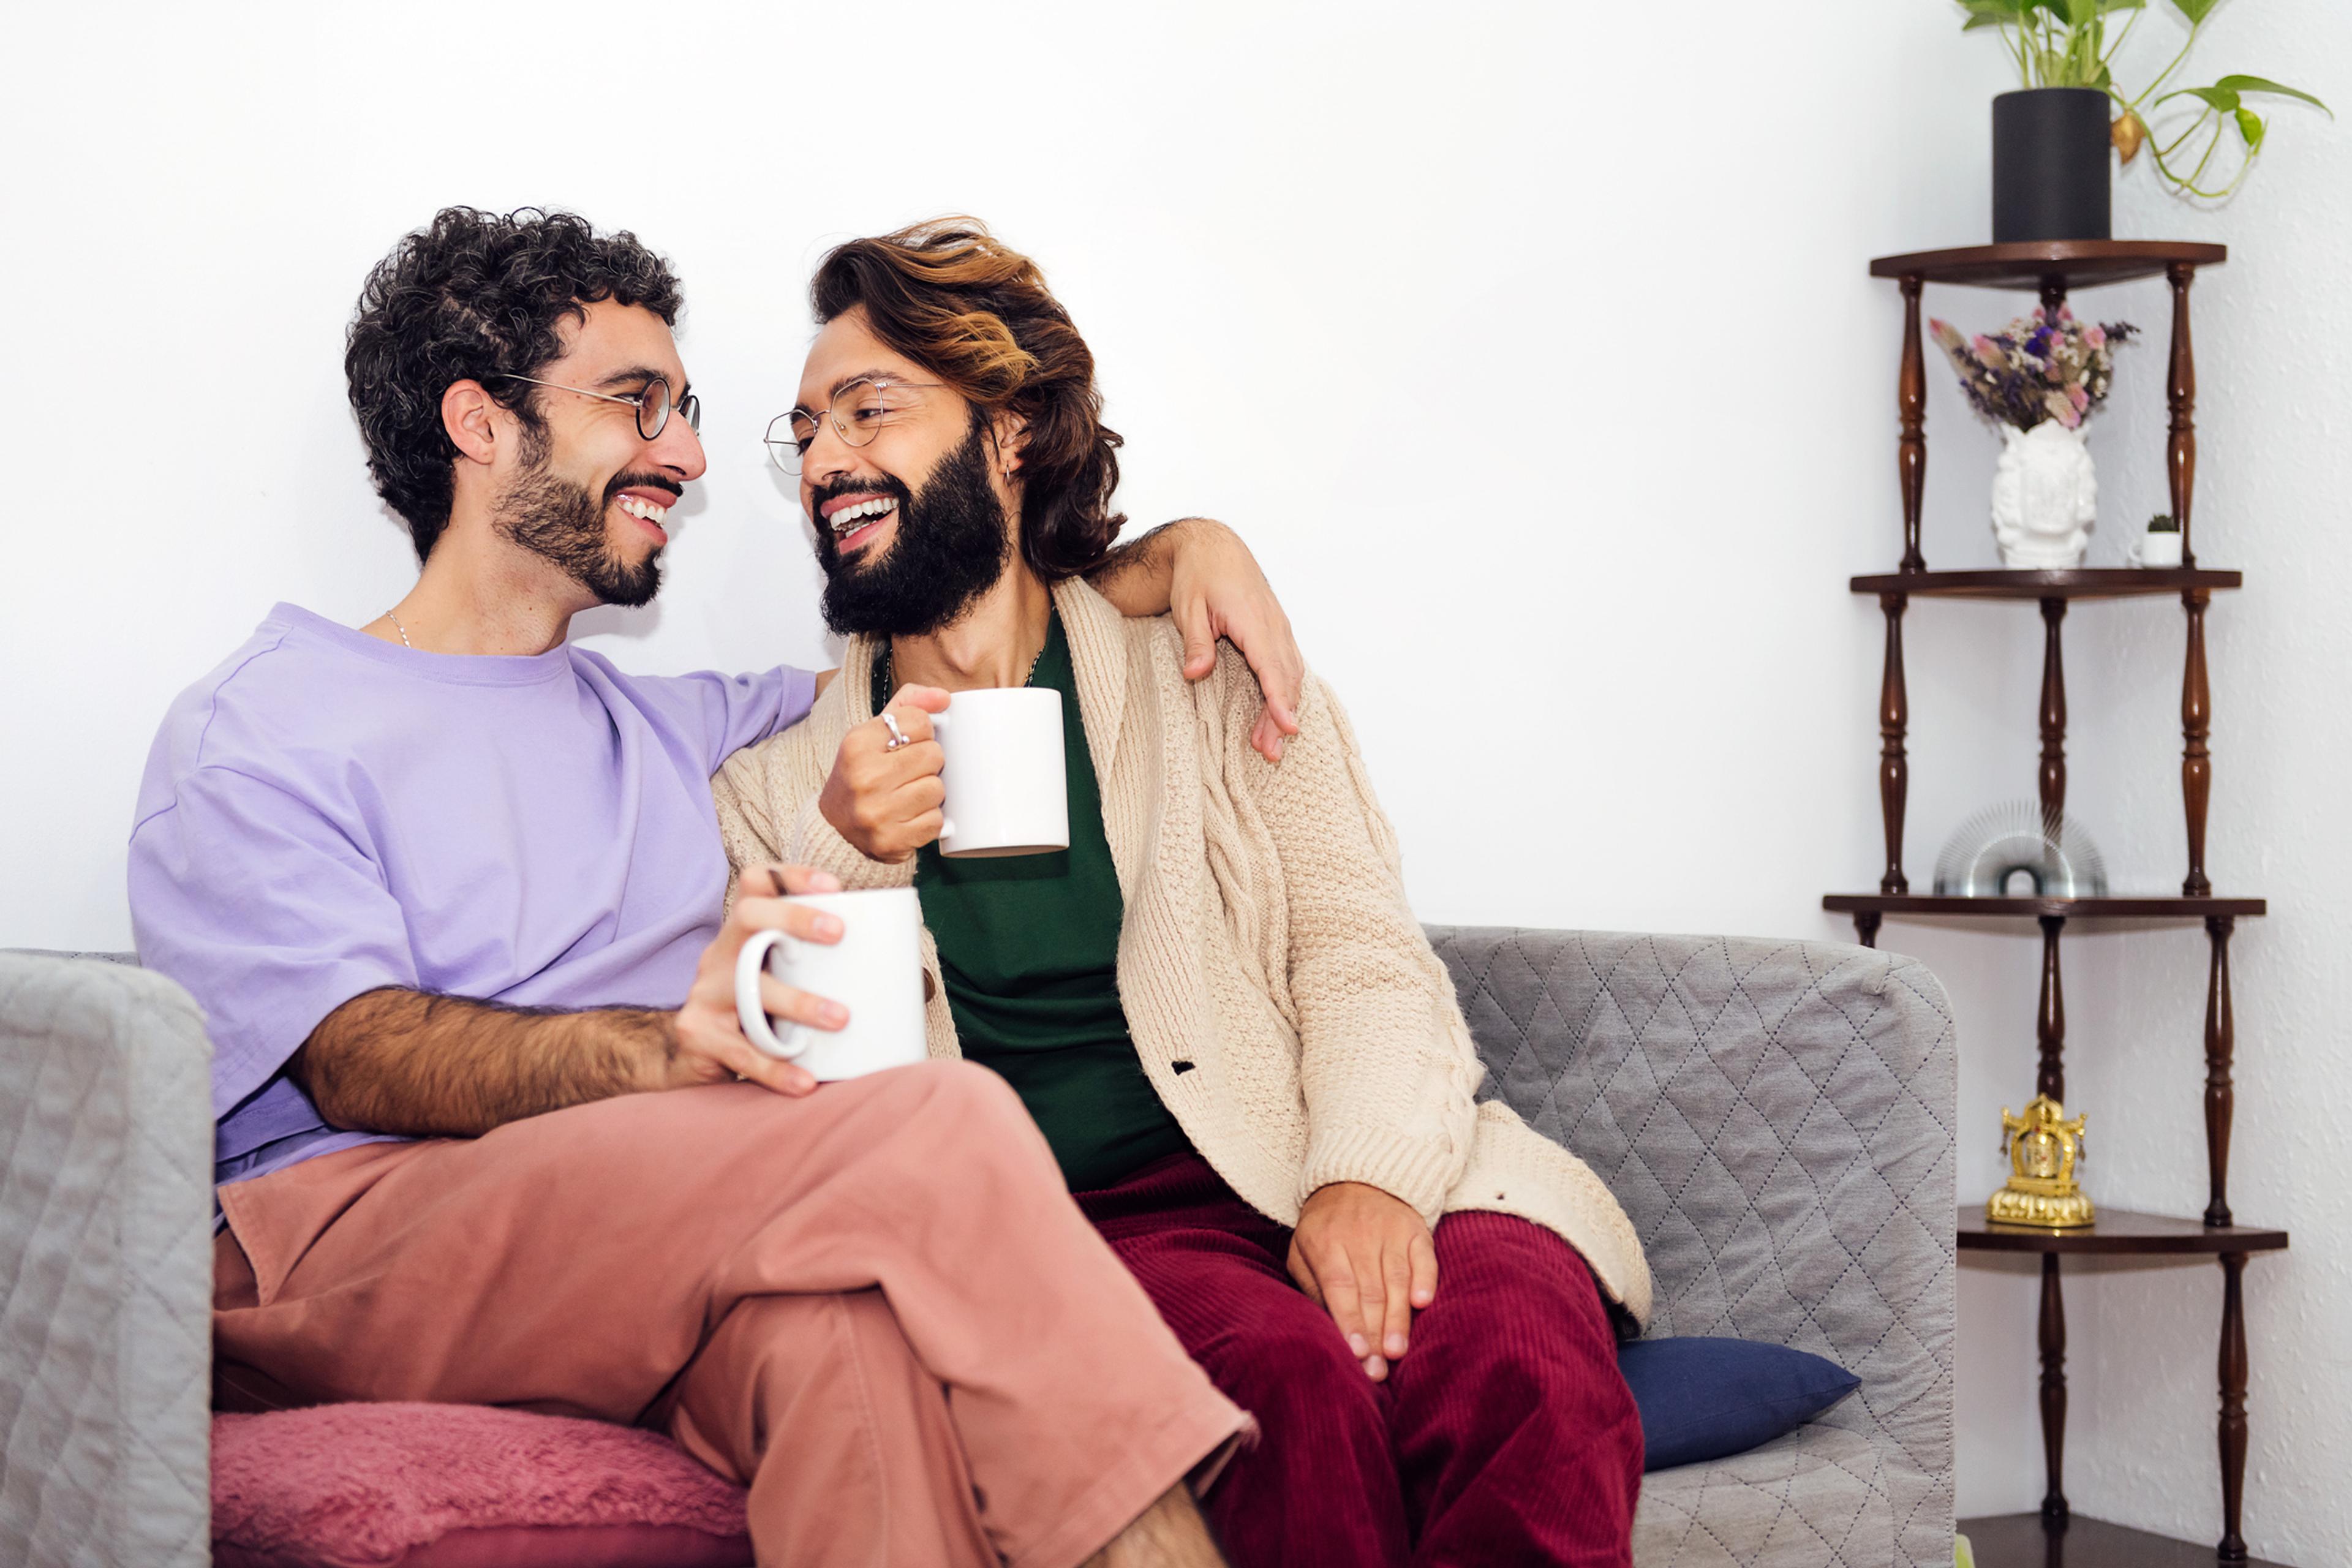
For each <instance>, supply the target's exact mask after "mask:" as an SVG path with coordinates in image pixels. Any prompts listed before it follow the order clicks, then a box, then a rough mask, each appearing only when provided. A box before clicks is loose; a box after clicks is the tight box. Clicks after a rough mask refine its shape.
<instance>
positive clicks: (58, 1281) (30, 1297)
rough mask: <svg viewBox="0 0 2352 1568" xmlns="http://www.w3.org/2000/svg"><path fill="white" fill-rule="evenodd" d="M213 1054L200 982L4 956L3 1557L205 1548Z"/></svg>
mask: <svg viewBox="0 0 2352 1568" xmlns="http://www.w3.org/2000/svg"><path fill="white" fill-rule="evenodd" d="M211 1068H212V1049H211V1047H210V1046H209V1045H208V1044H207V1043H206V1041H205V1032H204V1026H203V1020H202V1019H201V1018H200V1017H199V1016H198V1015H197V1012H196V1006H195V1004H194V1002H192V1001H190V1000H189V999H188V995H187V994H186V993H185V992H184V991H182V990H181V989H180V988H179V987H178V986H176V985H174V984H172V983H171V982H169V981H167V980H164V979H163V978H162V977H161V976H158V975H153V974H148V973H143V972H142V971H140V970H137V969H133V968H129V967H125V966H122V965H120V964H113V963H100V962H98V961H96V960H92V959H74V960H61V959H57V958H36V957H28V956H24V955H19V954H14V953H6V952H0V1148H5V1153H6V1166H5V1175H0V1279H5V1282H6V1283H5V1289H6V1296H5V1300H0V1563H7V1564H10V1565H11V1568H17V1565H20V1564H21V1565H23V1568H124V1565H129V1564H137V1565H138V1568H204V1564H205V1563H207V1562H209V1561H210V1535H211V1531H210V1528H209V1510H210V1501H211V1491H210V1485H209V1480H208V1477H207V1474H206V1470H207V1466H208V1463H209V1447H208V1445H209V1440H210V1432H211V1426H210V1422H211V1416H210V1414H209V1411H208V1408H207V1407H208V1405H209V1403H210V1398H211V1393H212V1388H211V1376H210V1367H211V1336H212V1317H211V1312H212V1142H213V1127H212V1089H211V1083H210V1074H211Z"/></svg>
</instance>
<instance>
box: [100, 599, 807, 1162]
mask: <svg viewBox="0 0 2352 1568" xmlns="http://www.w3.org/2000/svg"><path fill="white" fill-rule="evenodd" d="M815 693H816V680H815V677H814V676H813V675H811V674H810V673H809V672H808V671H806V670H800V669H789V668H786V669H773V670H769V671H767V672H766V673H765V674H761V675H749V676H737V677H731V678H730V677H727V676H721V675H709V674H704V675H687V676H677V677H646V676H631V675H624V674H622V673H621V672H620V671H619V670H617V669H614V668H613V666H612V665H611V663H610V662H608V661H607V660H605V659H604V658H602V657H600V656H599V655H597V654H593V653H591V652H589V651H587V650H586V649H584V648H578V647H569V646H566V647H558V648H555V649H553V650H551V651H550V652H548V653H543V654H539V655H535V656H533V657H530V658H504V657H496V656H488V655H481V656H467V655H450V654H433V653H416V652H412V651H410V650H409V649H407V648H404V647H398V646H396V645H394V644H389V643H385V642H382V641H379V640H378V639H376V638H374V637H368V636H366V635H365V634H363V633H361V632H356V631H353V630H352V629H350V628H349V627H346V626H338V625H336V624H335V623H333V622H331V621H328V620H325V619H322V618H321V617H320V616H314V615H312V614H311V613H310V612H309V611H308V610H302V609H298V608H296V607H295V606H293V605H278V607H277V608H276V609H274V610H272V611H271V612H270V613H269V616H268V619H267V620H265V621H263V622H262V623H261V626H260V628H259V629H258V630H257V631H256V632H255V633H254V635H253V637H252V638H251V640H249V641H248V642H247V643H246V645H245V646H244V647H241V648H239V649H237V651H236V653H235V654H233V655H231V656H230V658H228V660H227V661H226V663H224V664H223V665H221V667H220V668H217V669H215V670H214V671H213V672H212V674H210V675H208V676H206V677H205V679H202V680H200V681H198V682H197V683H196V684H195V685H194V686H192V687H190V688H189V689H187V690H186V691H184V692H183V693H181V694H180V697H179V699H178V700H176V701H174V702H173V704H172V709H171V711H170V712H169V713H168V714H167V715H166V716H165V717H164V720H163V728H162V729H161V730H160V731H158V732H157V734H156V736H155V745H154V749H153V750H152V752H150V753H149V755H148V759H147V774H146V778H145V780H144V781H143V783H142V785H141V787H140V792H139V808H138V813H137V816H136V822H135V826H133V827H132V828H131V927H132V930H133V931H134V933H135V935H136V937H137V940H138V943H139V955H140V958H141V960H142V962H143V963H145V964H146V965H147V966H148V967H150V968H152V969H156V970H160V971H161V972H163V973H165V974H168V975H170V976H171V977H172V978H173V979H174V980H176V981H178V982H179V983H180V984H183V985H184V986H186V987H187V988H188V990H189V991H190V992H192V993H194V995H195V998H196V1000H197V1002H199V1003H200V1004H202V1005H203V1007H204V1010H205V1019H206V1023H207V1026H208V1030H209V1033H210V1034H211V1036H212V1040H213V1050H214V1056H213V1116H214V1120H215V1140H214V1159H215V1164H214V1172H213V1174H214V1179H215V1181H216V1182H230V1181H239V1180H243V1179H246V1178H247V1177H252V1176H258V1175H262V1174H264V1173H268V1172H270V1171H274V1170H278V1169H281V1168H283V1167H284V1166H286V1165H289V1164H291V1163H294V1162H295V1161H297V1160H300V1159H307V1158H309V1157H310V1156H312V1155H316V1154H322V1153H326V1152H329V1151H331V1150H334V1149H342V1148H348V1147H351V1146H352V1145H353V1144H356V1143H362V1142H369V1141H371V1138H372V1135H371V1134H368V1133H362V1132H337V1131H334V1130H333V1129H331V1128H330V1127H329V1126H328V1125H327V1124H326V1122H325V1121H322V1120H321V1119H320V1115H319V1112H318V1110H317V1109H316V1108H315V1107H313V1106H312V1105H311V1103H310V1100H309V1098H308V1097H307V1096H305V1095H304V1094H303V1092H302V1091H301V1089H299V1088H297V1087H296V1086H295V1084H294V1082H293V1081H292V1080H291V1079H289V1078H288V1077H286V1075H285V1070H284V1069H285V1066H286V1062H287V1058H289V1057H291V1056H292V1055H293V1054H294V1052H295V1050H296V1048H297V1047H299V1046H300V1045H301V1044H302V1042H303V1041H304V1040H305V1039H307V1038H308V1037H310V1031H311V1029H312V1028H314V1027H315V1026H317V1025H318V1023H319V1021H320V1019H322V1018H324V1017H325V1016H327V1015H328V1014H330V1013H331V1012H333V1011H334V1010H335V1009H336V1008H337V1007H338V1006H340V1005H342V1004H343V1003H345V1002H347V1001H349V1000H350V999H351V998H352V997H353V996H356V995H358V994H361V993H362V992H363V991H372V990H374V989H376V988H378V987H380V986H386V985H394V986H401V987H404V988H407V989H411V990H418V991H432V992H440V993H445V994H449V995H453V996H470V997H475V998H478V999H483V1000H488V1001H495V1002H506V1003H512V1004H516V1005H530V1006H543V1007H562V1008H579V1007H599V1006H614V1005H646V1006H656V1007H676V1006H677V1005H680V1004H681V1003H683V1002H684V1001H685V1000H686V993H687V989H688V985H689V984H691V983H692V980H693V976H694V967H695V962H696V960H697V959H698V957H699V956H700V954H701V952H702V950H703V948H704V947H705V946H707V945H708V944H709V941H710V939H711V937H712V936H713V935H714V934H716V932H717V931H718V926H719V910H720V907H721V905H722V904H723V902H724V900H725V893H726V884H727V856H726V852H725V850H724V849H723V848H722V847H720V845H719V820H718V816H717V813H716V811H715V809H714V808H713V807H712V805H711V802H710V775H711V774H712V773H714V772H716V771H717V770H718V767H719V763H720V762H721V761H723V760H724V759H725V758H726V756H727V755H728V753H729V752H733V751H735V750H736V749H737V748H738V747H740V746H745V745H748V744H750V743H751V742H754V741H759V740H762V739H764V738H766V737H767V736H769V735H771V734H773V733H774V732H775V731H778V730H780V729H782V728H783V727H784V726H786V725H788V724H793V723H797V722H798V721H800V720H801V719H802V718H803V717H805V716H806V714H807V713H808V710H809V708H810V705H811V704H812V703H813V702H814V700H815Z"/></svg>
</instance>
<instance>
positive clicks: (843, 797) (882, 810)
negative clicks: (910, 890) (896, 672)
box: [816, 686, 948, 864]
mask: <svg viewBox="0 0 2352 1568" xmlns="http://www.w3.org/2000/svg"><path fill="white" fill-rule="evenodd" d="M947 706H948V694H947V693H946V692H944V691H942V690H940V689H939V688H938V687H936V686H903V687H900V688H899V689H898V695H897V696H896V697H893V698H892V699H891V700H890V701H889V704H888V705H887V707H885V708H884V709H883V714H884V715H885V717H882V718H877V719H872V720H869V721H866V722H865V723H863V724H860V725H858V726H857V727H856V729H854V730H852V731H849V733H848V734H846V735H845V736H843V737H842V741H841V751H840V752H839V753H838V754H836V755H835V758H834V760H833V773H832V774H831V775H830V776H829V777H827V778H826V780H825V781H824V790H823V791H822V792H820V793H819V795H817V802H816V804H817V810H818V811H819V812H820V813H821V814H823V816H824V819H825V821H827V822H829V823H831V824H832V825H833V830H834V831H835V833H838V834H840V835H841V836H842V837H844V838H845V839H847V840H848V841H849V843H850V845H851V846H852V847H854V848H856V850H857V852H858V853H859V854H861V855H863V856H865V857H866V858H867V859H869V860H882V861H887V862H889V863H892V864H896V863H897V862H898V861H901V860H904V859H905V858H907V857H908V856H909V855H912V854H913V853H914V852H915V851H916V850H918V849H919V848H921V847H923V846H924V845H926V844H929V843H930V842H931V841H932V840H933V839H935V838H937V837H939V836H940V822H941V820H942V819H941V816H940V802H941V801H943V800H944V799H946V796H947V791H946V787H945V786H944V785H943V784H940V767H941V765H942V764H943V763H944V762H945V760H946V759H945V753H943V752H941V751H940V744H939V742H938V740H937V739H936V738H935V737H934V736H933V735H932V732H931V715H932V714H934V713H940V712H943V711H945V710H946V709H947ZM900 737H904V740H903V742H902V741H901V740H900Z"/></svg>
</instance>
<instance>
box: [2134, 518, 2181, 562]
mask: <svg viewBox="0 0 2352 1568" xmlns="http://www.w3.org/2000/svg"><path fill="white" fill-rule="evenodd" d="M2130 559H2131V563H2132V564H2133V565H2135V566H2147V567H2151V568H2154V569H2155V570H2157V571H2165V570H2168V569H2169V568H2171V567H2175V566H2178V565H2179V564H2180V520H2179V519H2178V518H2176V517H2174V516H2173V515H2172V514H2171V513H2170V512H2168V511H2160V512H2158V513H2157V514H2156V515H2155V516H2154V517H2151V518H2149V519H2148V520H2147V532H2146V533H2143V534H2142V535H2140V536H2139V538H2138V539H2137V540H2136V541H2134V542H2133V544H2132V547H2131V556H2130Z"/></svg>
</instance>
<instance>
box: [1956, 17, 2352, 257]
mask: <svg viewBox="0 0 2352 1568" xmlns="http://www.w3.org/2000/svg"><path fill="white" fill-rule="evenodd" d="M2165 3H2166V4H2167V5H2169V7H2170V8H2171V9H2172V10H2173V11H2176V12H2178V13H2179V15H2180V16H2181V17H2183V18H2184V19H2186V20H2187V22H2188V24H2189V36H2188V37H2187V38H2186V39H2184V40H2183V41H2182V43H2181V46H2180V48H2179V52H2178V53H2177V54H2175V55H2174V56H2173V58H2172V61H2171V63H2170V64H2169V65H2167V66H2166V67H2165V68H2164V69H2163V70H2161V71H2160V72H2158V74H2157V76H2156V79H2154V80H2152V81H2150V82H2149V83H2148V84H2147V86H2146V87H2145V88H2143V89H2140V91H2139V92H2138V93H2137V94H2136V95H2126V93H2125V92H2124V90H2123V89H2121V88H2120V87H2118V86H2117V85H2116V74H2115V69H2114V65H2113V62H2114V60H2115V58H2116V54H2117V53H2118V51H2120V50H2121V49H2122V47H2123V46H2124V44H2125V42H2126V40H2127V39H2128V38H2129V37H2131V35H2132V32H2133V30H2134V29H2135V28H2137V26H2139V22H2140V19H2141V17H2143V16H2146V15H2147V12H2149V11H2150V10H2153V9H2156V6H2155V5H2154V4H2153V0H1958V5H1959V6H1960V8H1961V9H1962V10H1964V11H1966V12H1967V13H1968V22H1967V25H1966V26H1967V30H1969V31H1974V30H1976V29H1978V28H1983V27H1990V28H1993V29H1996V30H1997V31H1999V33H2000V37H2001V41H2002V42H2003V43H2004V44H2006V45H2007V46H2008V47H2009V50H2010V53H2011V55H2012V56H2013V57H2015V58H2016V61H2017V69H2018V76H2019V79H2020V82H2021V87H2020V89H2019V90H2018V91H2016V92H2005V93H2002V94H2001V95H2000V97H1998V98H1996V99H1994V100H1993V102H1992V166H1993V176H1992V181H1993V185H1992V231H1993V232H1992V237H1993V242H1994V243H1995V244H2006V243H2008V242H2010V241H2012V240H2042V239H2105V238H2107V237H2109V236H2110V234H2111V233H2112V231H2113V225H2112V217H2111V207H2110V203H2111V199H2112V191H2111V186H2110V182H2109V177H2108V169H2109V165H2108V163H2107V150H2108V149H2109V148H2110V147H2113V148H2114V149H2115V150H2116V152H2117V153H2121V154H2122V155H2123V160H2124V162H2125V163H2130V162H2131V161H2132V160H2133V159H2134V158H2136V157H2137V156H2138V154H2139V153H2140V150H2141V149H2142V148H2143V147H2145V148H2146V149H2147V152H2148V153H2149V160H2150V162H2151V163H2153V164H2154V165H2155V168H2156V172H2157V177H2158V178H2159V179H2161V180H2163V181H2165V182H2166V183H2167V184H2170V185H2172V186H2173V187H2174V188H2175V189H2176V190H2178V191H2179V192H2180V193H2181V194H2183V195H2192V196H2203V197H2208V198H2211V199H2219V198H2221V197H2223V196H2226V195H2230V193H2231V192H2232V191H2234V190H2236V189H2237V188H2238V184H2239V182H2240V181H2242V180H2243V179H2244V178H2245V177H2246V172H2247V171H2248V170H2249V169H2251V168H2252V167H2253V164H2254V160H2255V159H2257V158H2258V157H2260V156H2261V155H2262V151H2263V142H2265V141H2266V140H2267V139H2268V137H2269V135H2270V126H2269V125H2268V123H2267V122H2266V121H2263V117H2262V116H2261V115H2259V114H2257V113H2255V112H2254V111H2253V110H2252V109H2249V108H2248V107H2247V106H2246V100H2247V99H2248V98H2250V97H2253V96H2257V95H2261V94H2270V95H2273V96H2278V97H2284V98H2291V99H2299V100H2302V101H2304V102H2305V103H2308V104H2313V105H2315V106H2316V107H2317V108H2319V109H2321V110H2326V108H2327V106H2326V104H2324V103H2321V102H2320V101H2319V100H2317V99H2315V98H2314V97H2312V96H2311V94H2309V93H2307V92H2305V91H2303V90H2302V89H2298V88H2292V87H2286V86H2284V85H2282V84H2281V83H2278V82H2275V81H2272V80H2270V79H2267V78H2264V77H2258V76H2225V77H2222V78H2220V79H2218V80H2216V81H2214V82H2213V83H2212V84H2211V85H2210V86H2209V87H2174V88H2170V89H2167V87H2166V84H2167V83H2168V82H2170V81H2171V80H2172V79H2173V78H2174V76H2175V74H2176V73H2177V72H2179V69H2180V68H2181V65H2182V64H2183V63H2184V62H2185V61H2186V60H2187V59H2188V58H2189V50H2191V49H2192V48H2194V47H2196V45H2197V38H2198V35H2199V34H2200V33H2201V32H2202V31H2203V30H2204V27H2205V21H2206V18H2207V17H2209V16H2211V15H2212V13H2213V8H2214V7H2215V6H2216V5H2219V4H2220V0H2165ZM2124 12H2128V13H2130V15H2129V16H2119V15H2118V14H2119V13H2124ZM2118 24H2120V25H2118ZM2183 100H2186V101H2183ZM2168 105H2171V106H2174V108H2175V112H2174V115H2173V118H2172V119H2170V120H2168V121H2167V122H2166V125H2165V127H2164V130H2163V132H2161V133H2158V132H2151V130H2150V127H2149V124H2148V119H2147V117H2148V116H2150V115H2154V114H2156V113H2158V111H2159V110H2165V109H2166V108H2167V106H2168ZM2330 117H2331V118H2333V115H2332V112H2331V115H2330ZM2182 120H2185V121H2186V123H2185V124H2182V123H2179V121H2182ZM2174 132H2178V133H2177V134H2174ZM2166 136H2169V137H2170V140H2165V137H2166ZM2225 142H2234V144H2235V148H2236V151H2235V153H2233V154H2232V155H2231V156H2230V157H2224V158H2223V159H2222V161H2221V163H2220V164H2219V165H2218V166H2217V165H2216V164H2215V162H2214V159H2215V155H2216V154H2217V153H2221V149H2222V146H2223V144H2224V143H2225ZM2233 168H2234V172H2232V170H2233ZM2222 174H2228V175H2229V177H2228V178H2227V179H2226V180H2224V179H2222V178H2221V175H2222Z"/></svg>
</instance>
